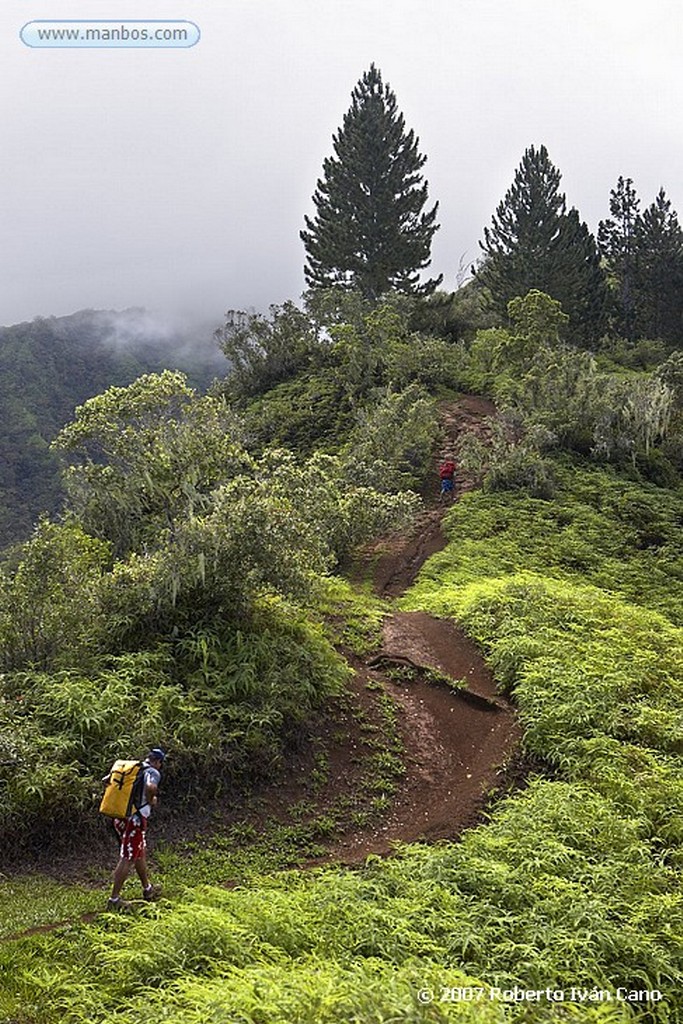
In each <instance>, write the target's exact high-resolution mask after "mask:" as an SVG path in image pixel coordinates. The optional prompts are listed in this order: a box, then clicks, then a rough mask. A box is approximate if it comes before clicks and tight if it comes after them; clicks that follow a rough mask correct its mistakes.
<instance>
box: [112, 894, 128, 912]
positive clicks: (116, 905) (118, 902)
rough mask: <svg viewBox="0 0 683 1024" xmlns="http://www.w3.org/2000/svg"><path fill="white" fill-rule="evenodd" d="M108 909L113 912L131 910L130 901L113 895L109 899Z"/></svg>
mask: <svg viewBox="0 0 683 1024" xmlns="http://www.w3.org/2000/svg"><path fill="white" fill-rule="evenodd" d="M107 910H111V911H112V912H113V913H115V914H116V913H125V911H126V910H130V903H127V902H126V900H122V899H121V897H120V896H117V898H116V899H112V898H111V896H110V897H109V899H108V900H107Z"/></svg>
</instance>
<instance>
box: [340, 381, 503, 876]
mask: <svg viewBox="0 0 683 1024" xmlns="http://www.w3.org/2000/svg"><path fill="white" fill-rule="evenodd" d="M494 412H495V409H494V407H493V405H492V403H491V402H489V401H487V400H486V399H482V398H477V397H475V396H466V397H464V398H462V399H461V400H459V401H458V402H454V403H447V404H445V403H444V404H443V405H442V406H441V409H440V413H441V419H442V424H443V438H442V443H441V446H440V450H439V452H438V453H437V457H436V458H435V471H434V475H433V478H432V480H431V481H429V486H430V487H431V493H432V496H433V498H432V507H428V508H427V509H425V511H424V512H423V513H422V514H421V516H420V517H419V518H418V520H417V522H416V524H415V528H414V530H413V531H412V532H411V533H410V534H409V535H407V536H400V537H395V538H392V539H391V541H390V542H389V543H388V544H385V550H384V552H383V554H382V555H381V557H380V558H379V559H378V561H377V565H376V568H375V573H374V583H375V589H376V591H377V593H378V594H380V595H381V596H383V597H398V596H400V595H401V594H403V593H405V591H406V590H407V589H408V587H409V586H410V585H411V584H412V583H413V581H414V580H415V577H416V576H417V574H418V572H419V570H420V568H421V566H422V565H423V564H424V562H425V561H426V559H427V558H429V556H430V555H432V554H434V553H435V552H436V551H439V550H441V549H442V548H444V547H445V545H446V538H445V536H444V535H443V533H442V531H441V521H442V519H443V517H444V515H445V513H446V511H447V506H444V505H439V504H437V503H436V502H437V501H438V499H437V498H436V495H437V494H438V476H437V472H436V466H437V464H438V461H439V459H441V458H442V457H444V456H446V455H449V454H451V453H452V451H453V447H454V444H455V441H456V440H457V437H458V436H459V435H460V434H461V433H463V432H465V431H468V430H474V431H477V432H478V433H480V434H481V435H483V436H486V434H487V432H488V426H487V423H486V418H487V417H489V416H491V415H493V414H494ZM473 486H474V481H472V480H471V479H469V478H468V477H467V476H464V475H463V474H462V473H460V474H458V478H457V483H456V496H455V500H457V498H458V497H459V496H460V495H461V494H462V493H464V492H465V491H467V490H471V489H472V487H473ZM392 667H393V668H398V669H401V668H404V669H406V668H407V669H408V670H411V671H412V673H413V675H415V678H412V679H411V680H410V681H408V682H405V683H400V682H397V681H396V680H395V678H392V674H390V673H391V669H392ZM355 668H356V671H357V672H358V673H360V674H361V675H364V676H366V677H367V679H368V680H370V681H375V682H376V681H378V680H379V681H381V683H382V685H383V687H384V689H385V690H386V692H387V693H389V694H390V695H391V696H392V698H393V699H394V700H395V701H396V703H397V705H398V707H399V708H400V730H401V735H402V740H403V745H404V751H405V754H404V759H405V765H406V774H405V778H404V780H403V782H402V784H401V786H400V787H399V790H398V793H397V796H396V798H395V800H394V802H393V805H392V809H391V812H390V813H389V815H388V816H387V817H386V818H385V819H384V820H383V821H382V823H381V824H380V825H378V826H376V827H375V828H372V829H369V830H367V831H366V832H358V833H356V834H354V835H347V836H345V837H343V838H342V839H341V840H339V841H338V842H337V843H336V844H335V845H334V848H333V850H332V851H331V852H332V853H334V854H336V855H337V856H338V857H339V858H340V859H342V860H343V861H347V862H348V861H355V860H360V859H362V858H363V857H365V856H366V855H367V854H369V853H384V852H387V851H388V850H390V849H391V847H392V844H393V843H394V842H396V841H402V842H412V841H416V840H421V839H423V840H434V839H451V838H455V837H457V836H458V835H459V834H460V833H461V832H462V831H463V829H464V828H467V827H468V826H470V825H472V824H474V823H475V822H476V820H477V818H478V816H479V815H480V813H481V808H482V804H483V802H484V800H485V797H486V794H487V793H488V792H489V791H490V790H491V789H493V788H495V787H496V786H497V784H498V783H499V781H500V776H501V774H502V772H503V771H504V766H505V765H506V763H507V762H509V760H510V759H511V757H512V755H513V753H514V751H515V749H516V747H517V746H518V743H519V740H520V736H521V730H520V727H519V725H518V723H517V721H516V717H515V714H514V711H513V708H512V707H511V705H510V704H509V702H508V701H506V700H505V699H504V698H503V697H501V696H500V695H499V694H498V693H497V692H496V688H495V684H494V680H493V677H492V675H491V672H490V671H489V669H488V667H487V665H486V663H485V662H484V660H483V658H482V656H481V654H480V652H479V650H478V648H477V647H476V645H475V644H474V643H473V642H472V641H471V640H470V639H469V638H468V637H467V636H466V634H465V633H464V632H463V631H462V630H461V629H460V628H459V627H458V626H457V625H456V624H455V623H453V622H451V621H449V620H445V619H438V618H435V617H434V616H432V615H428V614H427V613H425V612H399V611H395V612H393V613H392V614H390V615H389V616H387V618H386V620H385V622H384V627H383V644H382V649H381V651H379V652H377V653H376V654H374V655H373V656H371V657H369V658H367V659H365V662H364V664H361V665H356V666H355ZM430 672H432V673H433V672H436V673H438V674H439V675H440V676H442V677H447V680H448V681H452V682H453V683H454V684H457V687H458V688H457V689H454V688H453V687H452V686H451V685H449V682H448V681H434V680H433V679H430V678H429V674H430ZM394 675H395V673H394Z"/></svg>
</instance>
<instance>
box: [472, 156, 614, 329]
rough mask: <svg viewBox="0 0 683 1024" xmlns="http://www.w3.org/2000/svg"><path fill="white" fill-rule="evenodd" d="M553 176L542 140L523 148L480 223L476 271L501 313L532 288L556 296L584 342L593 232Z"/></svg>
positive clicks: (590, 315) (594, 307) (598, 299)
mask: <svg viewBox="0 0 683 1024" xmlns="http://www.w3.org/2000/svg"><path fill="white" fill-rule="evenodd" d="M560 180H561V174H560V172H559V170H558V169H557V168H556V167H555V166H554V165H553V164H552V163H551V161H550V159H549V157H548V151H547V150H546V148H545V146H541V147H540V149H538V150H537V149H535V148H534V147H533V146H531V147H530V148H529V149H527V150H526V152H525V153H524V156H523V157H522V161H521V163H520V165H519V167H518V169H517V171H516V173H515V178H514V181H513V183H512V186H511V187H510V189H509V190H508V191H507V193H506V195H505V198H504V199H503V200H502V202H501V203H500V204H499V205H498V208H497V209H496V213H495V215H494V217H493V221H492V225H491V227H490V228H485V229H484V241H483V242H482V243H480V244H481V248H482V250H483V252H484V259H483V262H482V263H481V265H480V266H479V267H478V268H477V270H476V271H475V276H476V279H477V280H478V281H479V283H480V284H481V285H482V286H484V287H485V288H486V289H487V291H488V294H489V300H490V303H491V304H492V306H493V307H494V309H495V310H496V311H497V312H498V314H499V315H500V316H501V317H504V316H505V313H506V311H507V306H508V303H509V302H510V300H511V299H514V298H515V297H517V296H522V295H526V294H527V292H529V291H530V290H531V289H537V290H540V291H542V292H545V293H546V294H548V295H551V296H552V297H553V298H554V299H557V300H558V301H559V302H561V303H562V307H563V309H564V310H565V312H566V313H567V314H568V315H569V318H570V321H571V324H572V331H573V333H574V335H575V336H576V337H577V338H578V339H579V340H581V341H590V340H592V339H594V338H595V337H596V336H597V335H598V334H599V331H600V328H601V320H602V306H603V301H604V287H605V286H604V279H603V274H602V271H601V269H600V265H599V260H598V254H597V250H596V248H595V243H594V241H593V238H592V235H591V234H590V232H589V231H588V228H587V227H586V225H585V224H583V223H582V222H581V221H580V220H579V215H578V212H577V211H576V210H575V209H573V208H572V209H571V210H570V211H569V212H568V213H567V204H566V199H565V196H564V195H563V194H562V193H561V192H560Z"/></svg>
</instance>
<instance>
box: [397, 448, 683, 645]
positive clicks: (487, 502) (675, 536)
mask: <svg viewBox="0 0 683 1024" xmlns="http://www.w3.org/2000/svg"><path fill="white" fill-rule="evenodd" d="M553 470H554V479H555V486H556V493H555V497H554V500H553V501H545V500H542V499H539V498H530V497H528V496H527V495H526V494H524V493H523V492H520V491H514V490H506V491H505V492H504V493H491V494H489V493H482V492H473V493H471V494H467V495H464V496H463V498H462V499H461V501H459V502H458V503H457V504H456V505H454V506H453V508H452V509H451V510H450V511H449V513H448V516H447V519H446V522H445V524H444V525H445V530H446V532H447V534H448V537H449V539H450V544H449V546H448V548H447V549H446V550H444V551H442V552H440V553H438V554H436V555H434V556H433V557H432V558H431V559H430V561H429V563H428V564H427V565H426V566H425V568H424V570H423V572H422V574H421V577H420V581H419V582H418V584H417V587H416V593H417V594H418V595H421V594H422V593H423V592H427V591H428V592H430V593H432V592H437V591H439V592H441V591H443V592H444V593H445V592H446V590H448V589H449V588H457V587H461V586H463V585H464V584H469V583H474V582H476V581H477V580H480V579H482V578H486V577H489V576H491V577H503V576H505V575H508V574H513V573H516V572H519V571H520V570H522V569H531V570H533V571H536V572H539V573H542V574H544V575H545V576H550V577H554V578H557V579H563V580H568V581H571V582H573V583H591V584H593V585H595V586H597V587H600V588H601V589H603V590H606V591H611V592H614V593H615V594H618V595H620V596H622V597H623V598H625V599H626V600H629V601H632V602H634V603H637V604H642V605H644V606H646V607H649V608H653V609H657V610H659V611H661V612H663V613H664V614H666V615H668V616H669V617H670V618H671V620H672V621H673V622H675V623H676V624H677V625H683V590H682V588H681V587H680V586H678V587H677V586H676V585H675V584H676V582H678V583H681V582H683V572H682V568H681V567H682V566H683V543H682V538H681V520H682V517H683V495H682V494H681V493H680V491H678V492H675V491H668V492H667V491H662V489H661V488H657V487H655V486H654V485H652V484H636V483H635V482H633V481H629V480H625V479H623V478H621V477H619V476H618V475H617V474H616V473H613V472H608V471H605V470H600V469H597V468H594V467H590V468H588V467H583V468H580V469H579V468H573V467H572V466H571V464H566V465H562V464H554V465H553Z"/></svg>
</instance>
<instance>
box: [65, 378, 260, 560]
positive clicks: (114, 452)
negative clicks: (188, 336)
mask: <svg viewBox="0 0 683 1024" xmlns="http://www.w3.org/2000/svg"><path fill="white" fill-rule="evenodd" d="M240 430H241V428H240V426H239V424H238V421H237V419H236V417H235V416H234V414H232V413H231V412H230V410H229V409H228V408H227V406H226V404H225V402H224V401H223V400H221V399H218V398H212V397H208V396H207V397H198V396H197V394H196V392H195V391H194V390H193V389H192V388H190V387H188V385H187V381H186V378H185V377H184V376H183V374H181V373H176V372H172V371H170V370H165V371H164V372H163V373H162V374H146V375H145V376H143V377H140V378H139V379H138V380H136V381H135V382H134V383H133V384H131V385H130V386H129V387H127V388H109V390H108V391H105V392H104V393H103V394H101V395H97V397H95V398H91V399H89V400H88V401H87V402H86V403H85V404H84V405H82V406H80V407H79V408H78V409H77V410H76V417H75V419H74V421H73V422H72V423H70V424H68V425H67V426H66V427H65V428H64V429H63V430H62V431H61V432H60V434H59V435H58V436H57V438H56V439H55V441H54V442H53V447H54V448H55V449H56V450H58V451H62V452H67V453H69V454H70V456H71V457H72V459H73V460H74V461H73V463H72V465H70V466H69V467H68V469H67V471H66V474H65V484H66V489H67V493H68V495H69V499H70V502H71V507H72V508H73V510H74V512H75V513H76V515H77V517H78V518H79V519H80V521H81V522H82V523H83V525H84V527H85V528H86V529H87V530H89V531H91V532H92V533H94V534H95V535H96V536H98V537H101V538H103V539H105V540H108V541H110V542H111V543H112V544H113V547H114V554H115V555H116V556H121V555H124V554H127V553H128V552H129V551H133V550H138V551H140V550H143V549H144V548H145V547H146V546H147V547H148V546H149V545H150V544H151V545H153V546H156V545H157V544H158V543H159V535H160V534H161V533H163V534H168V535H170V536H171V537H172V536H173V535H174V533H175V531H176V530H177V528H178V525H179V523H180V522H181V521H182V520H183V519H184V518H186V517H187V516H188V515H191V514H193V513H194V512H196V511H198V510H199V509H201V508H202V507H204V506H205V505H206V502H207V497H208V495H209V493H210V492H211V491H212V490H213V489H214V488H215V487H216V486H218V484H220V483H222V482H224V481H226V480H228V479H230V478H231V477H232V476H234V475H235V474H236V473H238V472H240V471H241V470H242V469H243V468H244V467H245V466H246V465H247V464H248V462H249V459H248V456H247V454H246V451H245V450H244V448H243V447H242V444H241V437H240Z"/></svg>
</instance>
